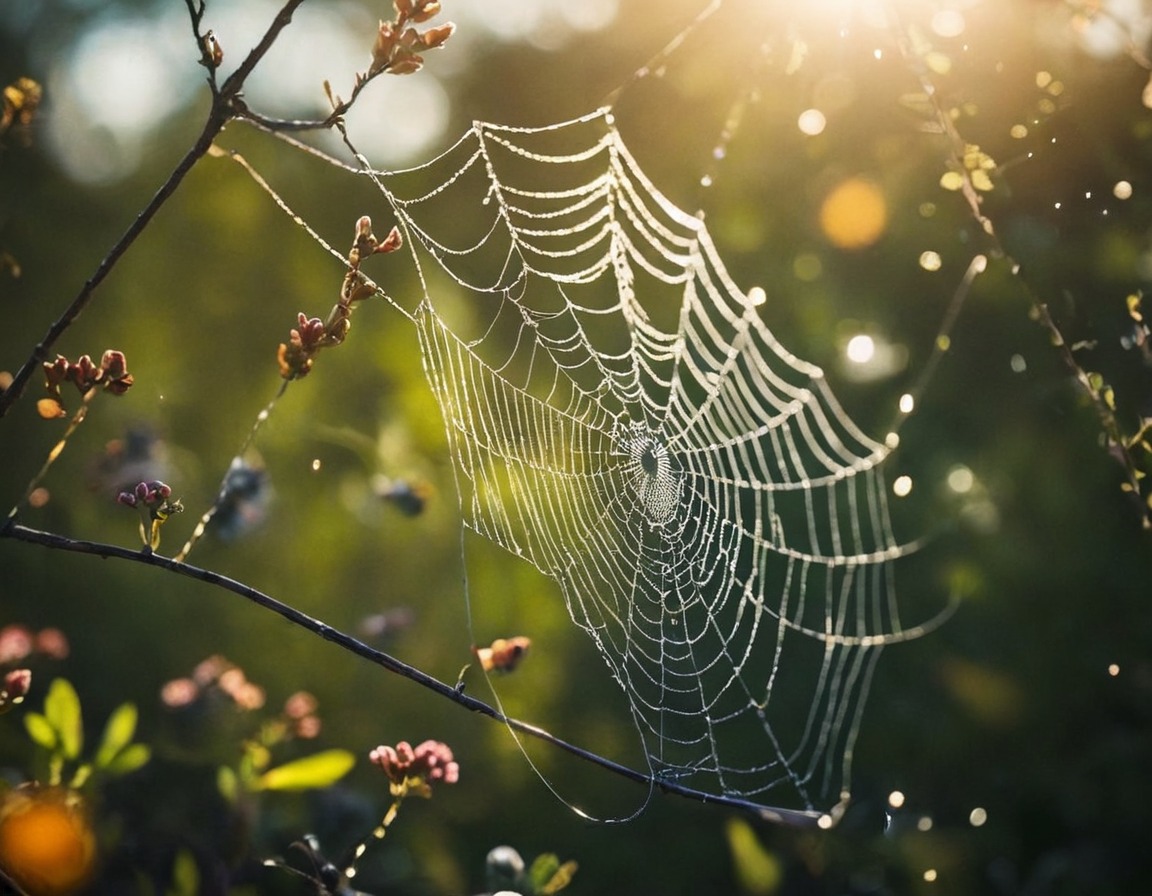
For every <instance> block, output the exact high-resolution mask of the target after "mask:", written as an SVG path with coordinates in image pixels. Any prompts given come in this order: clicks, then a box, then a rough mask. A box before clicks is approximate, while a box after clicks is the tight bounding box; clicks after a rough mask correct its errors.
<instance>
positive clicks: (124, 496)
mask: <svg viewBox="0 0 1152 896" xmlns="http://www.w3.org/2000/svg"><path fill="white" fill-rule="evenodd" d="M170 497H172V487H171V486H170V485H166V484H165V483H163V482H161V481H160V480H159V479H155V480H153V481H152V482H141V483H139V484H138V485H137V486H136V488H134V489H133V490H132V491H130V492H120V494H119V495H117V496H116V503H117V504H123V505H124V506H125V507H137V506H139V505H141V504H144V505H149V506H151V505H158V504H161V503H163V502H166V501H167V500H168V499H169V498H170Z"/></svg>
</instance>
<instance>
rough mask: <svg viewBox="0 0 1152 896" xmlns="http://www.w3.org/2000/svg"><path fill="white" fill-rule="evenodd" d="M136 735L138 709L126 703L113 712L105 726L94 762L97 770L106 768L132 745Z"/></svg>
mask: <svg viewBox="0 0 1152 896" xmlns="http://www.w3.org/2000/svg"><path fill="white" fill-rule="evenodd" d="M135 733H136V707H135V705H134V704H132V703H124V704H121V705H120V706H118V707H116V709H115V710H113V712H112V715H110V716H109V717H108V722H107V724H106V725H105V726H104V736H103V738H101V740H100V747H99V749H97V750H96V758H95V759H94V760H93V763H94V764H95V766H96V768H106V767H107V766H108V765H110V764H111V762H112V760H113V759H115V758H116V756H117V754H119V753H120V751H121V750H123V749H124V748H125V747H126V746H128V745H129V744H130V743H132V736H133V735H134V734H135Z"/></svg>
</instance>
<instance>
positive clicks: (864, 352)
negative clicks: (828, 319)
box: [844, 333, 876, 364]
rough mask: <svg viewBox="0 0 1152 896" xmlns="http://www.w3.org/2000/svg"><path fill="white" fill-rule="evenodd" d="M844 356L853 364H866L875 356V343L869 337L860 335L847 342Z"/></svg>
mask: <svg viewBox="0 0 1152 896" xmlns="http://www.w3.org/2000/svg"><path fill="white" fill-rule="evenodd" d="M844 354H845V355H846V356H847V358H848V360H849V361H851V362H852V363H853V364H867V363H868V362H869V361H871V360H872V357H873V356H874V355H875V354H876V341H875V340H874V339H873V338H872V337H871V336H868V335H866V334H864V333H860V334H858V335H856V336H853V337H852V338H851V339H849V340H848V345H846V346H845V347H844Z"/></svg>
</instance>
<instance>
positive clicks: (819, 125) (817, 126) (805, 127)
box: [796, 109, 828, 137]
mask: <svg viewBox="0 0 1152 896" xmlns="http://www.w3.org/2000/svg"><path fill="white" fill-rule="evenodd" d="M827 124H828V119H827V118H825V117H824V113H823V112H821V111H820V110H819V109H805V110H804V111H803V112H801V113H800V117H799V118H798V119H797V120H796V126H797V127H799V128H800V131H801V133H804V134H807V135H808V136H809V137H815V136H816V135H817V134H822V133H823V132H824V127H825V125H827Z"/></svg>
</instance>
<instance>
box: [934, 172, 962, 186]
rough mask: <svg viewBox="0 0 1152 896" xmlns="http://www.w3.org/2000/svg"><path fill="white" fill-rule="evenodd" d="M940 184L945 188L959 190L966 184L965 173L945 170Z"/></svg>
mask: <svg viewBox="0 0 1152 896" xmlns="http://www.w3.org/2000/svg"><path fill="white" fill-rule="evenodd" d="M940 186H942V187H943V188H944V189H945V190H952V191H956V190H959V189H960V188H961V187H962V186H964V175H962V174H961V173H960V172H959V171H945V172H944V174H943V175H941V177H940Z"/></svg>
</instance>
